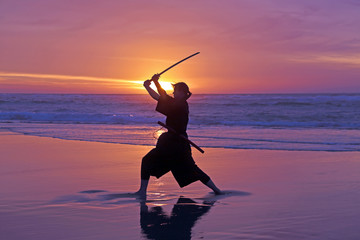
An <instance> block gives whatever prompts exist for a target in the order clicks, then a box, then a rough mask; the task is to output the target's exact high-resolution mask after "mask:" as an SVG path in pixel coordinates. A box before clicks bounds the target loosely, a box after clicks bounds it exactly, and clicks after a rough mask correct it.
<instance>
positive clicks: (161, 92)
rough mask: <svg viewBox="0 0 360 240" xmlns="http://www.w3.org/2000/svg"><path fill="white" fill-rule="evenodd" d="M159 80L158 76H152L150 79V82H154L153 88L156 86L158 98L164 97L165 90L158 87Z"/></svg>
mask: <svg viewBox="0 0 360 240" xmlns="http://www.w3.org/2000/svg"><path fill="white" fill-rule="evenodd" d="M159 78H160V75H159V74H155V75H154V76H152V78H151V81H153V82H154V84H155V86H156V89H157V91H158V93H159V95H160V96H166V95H167V94H166V92H165V90H164V89H163V88H162V87H161V86H160V83H159V81H158V80H159Z"/></svg>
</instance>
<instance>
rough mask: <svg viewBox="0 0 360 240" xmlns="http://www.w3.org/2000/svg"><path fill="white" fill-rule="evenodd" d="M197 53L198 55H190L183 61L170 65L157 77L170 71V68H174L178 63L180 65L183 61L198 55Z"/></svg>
mask: <svg viewBox="0 0 360 240" xmlns="http://www.w3.org/2000/svg"><path fill="white" fill-rule="evenodd" d="M199 53H200V52H197V53H194V54H193V55H190V56H188V57H186V58H184V59H183V60H181V61H179V62H177V63H175V64H174V65H171V66H170V67H168V68H167V69H165V70H164V71H162V72H161V73H159V74H158V75H159V76H160V75H161V74H163V73H164V72H166V71H167V70H170V69H171V68H173V67H175V66H176V65H178V64H179V63H182V62H183V61H185V60H187V59H189V58H191V57H193V56H195V55H197V54H199Z"/></svg>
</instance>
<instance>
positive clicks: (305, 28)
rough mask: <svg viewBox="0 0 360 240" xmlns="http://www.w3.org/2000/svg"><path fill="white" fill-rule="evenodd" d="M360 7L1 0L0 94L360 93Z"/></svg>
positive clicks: (345, 3)
mask: <svg viewBox="0 0 360 240" xmlns="http://www.w3.org/2000/svg"><path fill="white" fill-rule="evenodd" d="M359 13H360V1H355V0H342V1H340V0H337V1H334V0H316V1H314V0H301V1H299V0H297V1H295V0H276V1H275V0H273V1H271V0H267V1H265V0H256V1H254V0H225V1H219V0H218V1H213V0H202V1H197V0H193V1H171V0H167V1H159V0H155V1H145V0H143V1H136V0H132V1H130V0H129V1H123V0H122V1H115V0H108V1H92V0H82V1H76V0H71V1H70V0H62V1H60V0H58V1H54V0H34V1H25V0H23V1H21V0H17V1H13V0H0V92H59V93H63V92H64V93H65V92H74V93H142V91H143V90H140V88H141V81H143V80H144V79H146V78H149V77H151V75H152V74H154V73H156V72H160V71H162V70H163V69H165V68H167V67H168V66H169V65H171V64H172V63H174V62H176V61H177V60H180V59H181V58H184V57H186V56H188V55H190V54H192V53H194V52H197V51H200V52H201V54H200V55H198V56H196V57H194V58H193V59H191V60H188V61H187V62H184V63H183V64H181V65H179V66H178V67H176V68H174V69H172V70H171V71H169V72H168V73H166V74H164V76H163V80H168V81H171V82H177V81H185V82H187V83H189V85H190V87H191V88H192V89H193V90H194V92H197V93H288V92H289V93H303V92H360V31H359V26H358V25H359V23H360V14H359Z"/></svg>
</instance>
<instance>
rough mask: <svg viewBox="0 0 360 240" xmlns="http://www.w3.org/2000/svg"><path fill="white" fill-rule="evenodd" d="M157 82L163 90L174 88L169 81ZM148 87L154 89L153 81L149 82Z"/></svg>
mask: <svg viewBox="0 0 360 240" xmlns="http://www.w3.org/2000/svg"><path fill="white" fill-rule="evenodd" d="M159 83H160V85H161V87H162V88H163V89H164V90H165V91H173V90H174V88H173V86H172V84H171V83H170V82H159ZM150 87H151V88H152V89H156V86H155V84H154V83H153V82H152V83H151V85H150Z"/></svg>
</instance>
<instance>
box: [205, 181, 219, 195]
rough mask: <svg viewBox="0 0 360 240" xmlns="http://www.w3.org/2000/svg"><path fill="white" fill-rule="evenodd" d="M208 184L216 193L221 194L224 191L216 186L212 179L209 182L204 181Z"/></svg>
mask: <svg viewBox="0 0 360 240" xmlns="http://www.w3.org/2000/svg"><path fill="white" fill-rule="evenodd" d="M204 184H205V185H206V186H208V187H209V188H210V189H211V190H213V191H214V193H215V194H216V195H221V194H223V192H221V190H220V189H219V188H217V187H216V186H215V183H214V182H213V181H212V180H211V179H210V180H209V181H208V182H207V183H204Z"/></svg>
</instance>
